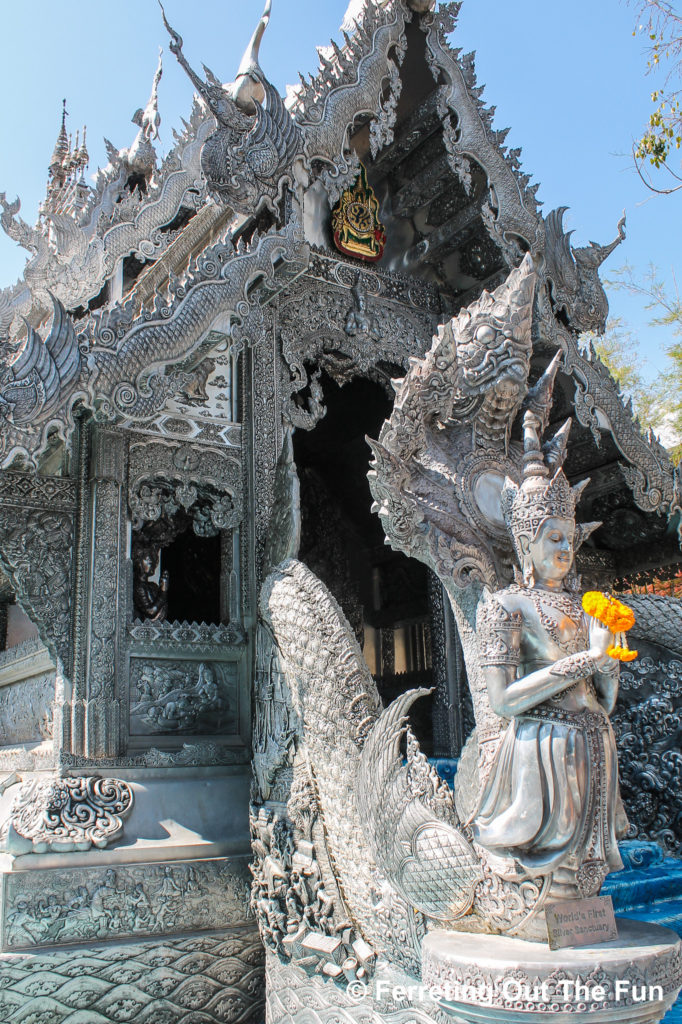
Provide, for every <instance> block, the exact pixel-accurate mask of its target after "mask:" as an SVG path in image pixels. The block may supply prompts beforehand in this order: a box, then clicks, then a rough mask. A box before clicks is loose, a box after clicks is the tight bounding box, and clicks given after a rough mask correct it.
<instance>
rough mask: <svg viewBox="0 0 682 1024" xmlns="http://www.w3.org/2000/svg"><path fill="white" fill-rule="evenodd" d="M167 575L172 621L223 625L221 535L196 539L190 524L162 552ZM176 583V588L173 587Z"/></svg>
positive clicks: (162, 560) (169, 612) (162, 564)
mask: <svg viewBox="0 0 682 1024" xmlns="http://www.w3.org/2000/svg"><path fill="white" fill-rule="evenodd" d="M161 571H162V572H164V571H166V572H168V575H169V577H170V580H171V586H170V588H169V591H168V618H169V620H170V621H171V622H205V623H207V624H209V623H218V622H220V535H219V534H218V535H217V536H215V537H197V535H196V533H195V532H194V530H193V529H192V527H191V525H188V527H187V528H186V529H185V530H184V531H183V532H182V533H181V534H179V535H178V536H177V537H176V538H175V539H174V540H173V541H172V542H171V543H170V544H169V545H168V547H165V548H163V549H162V551H161ZM173 584H174V585H173Z"/></svg>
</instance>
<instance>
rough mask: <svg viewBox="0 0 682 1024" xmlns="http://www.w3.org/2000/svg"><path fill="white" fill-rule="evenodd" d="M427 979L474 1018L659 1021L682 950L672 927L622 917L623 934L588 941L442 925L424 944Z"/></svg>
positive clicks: (462, 1015) (596, 1023)
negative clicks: (553, 942)
mask: <svg viewBox="0 0 682 1024" xmlns="http://www.w3.org/2000/svg"><path fill="white" fill-rule="evenodd" d="M422 981H423V983H424V984H425V985H427V986H429V988H430V990H431V992H432V993H433V995H434V997H435V998H436V999H437V1000H438V1003H439V1005H440V1006H441V1007H442V1009H444V1010H447V1011H448V1012H449V1013H451V1014H452V1016H453V1017H454V1018H458V1019H459V1020H462V1021H467V1022H470V1024H493V1022H504V1024H530V1022H531V1021H537V1019H538V1017H539V1016H540V1015H543V1014H547V1015H548V1016H549V1015H550V1014H551V1017H552V1022H553V1024H569V1022H571V1024H576V1022H578V1021H581V1022H582V1021H585V1022H587V1021H588V1020H589V1021H590V1024H609V1022H612V1021H613V1022H616V1021H618V1022H619V1024H631V1022H632V1024H657V1022H658V1021H660V1020H661V1018H662V1017H663V1016H664V1014H665V1013H666V1012H667V1011H668V1010H669V1009H670V1007H671V1006H672V1004H673V1002H674V1001H675V999H676V998H677V995H678V993H679V991H680V988H682V950H681V944H680V940H679V938H678V937H677V935H676V934H675V933H674V932H672V931H670V929H668V928H661V927H660V926H658V925H654V924H648V923H647V922H642V921H631V920H628V919H627V918H618V938H617V939H615V940H613V941H612V942H604V943H600V944H598V945H594V946H589V947H584V948H580V949H578V948H568V949H561V950H551V949H550V948H549V946H548V945H544V944H541V943H538V942H527V941H524V940H523V939H513V938H506V937H504V936H498V935H476V936H473V935H466V934H464V933H457V932H446V931H442V930H437V931H434V932H431V933H430V934H429V935H428V936H427V937H426V938H425V940H424V944H423V947H422Z"/></svg>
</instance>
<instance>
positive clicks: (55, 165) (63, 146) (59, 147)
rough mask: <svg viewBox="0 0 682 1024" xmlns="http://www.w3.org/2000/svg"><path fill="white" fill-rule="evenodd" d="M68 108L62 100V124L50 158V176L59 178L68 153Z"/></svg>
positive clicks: (61, 175)
mask: <svg viewBox="0 0 682 1024" xmlns="http://www.w3.org/2000/svg"><path fill="white" fill-rule="evenodd" d="M67 114H68V110H67V109H66V100H65V99H64V100H62V124H61V128H60V129H59V134H58V136H57V141H56V143H55V147H54V152H53V153H52V159H51V160H50V167H49V170H50V175H51V177H52V178H53V179H54V178H57V179H59V178H60V177H63V170H64V161H65V160H66V158H67V156H68V155H69V140H68V138H67V135H66V115H67Z"/></svg>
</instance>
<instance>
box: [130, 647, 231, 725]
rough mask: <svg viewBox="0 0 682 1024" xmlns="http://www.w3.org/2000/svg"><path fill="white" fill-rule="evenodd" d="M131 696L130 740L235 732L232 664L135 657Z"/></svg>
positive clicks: (131, 669)
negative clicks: (143, 737)
mask: <svg viewBox="0 0 682 1024" xmlns="http://www.w3.org/2000/svg"><path fill="white" fill-rule="evenodd" d="M130 692H131V698H130V734H131V736H147V735H156V734H160V735H173V734H196V733H202V734H215V733H226V732H227V733H233V732H236V731H237V730H238V724H239V714H238V699H239V698H238V666H237V664H236V663H226V662H223V663H218V662H204V661H202V662H199V663H198V664H197V663H196V662H192V661H182V662H173V661H161V660H159V661H151V660H149V661H147V660H142V659H138V658H134V659H133V660H132V661H131V664H130Z"/></svg>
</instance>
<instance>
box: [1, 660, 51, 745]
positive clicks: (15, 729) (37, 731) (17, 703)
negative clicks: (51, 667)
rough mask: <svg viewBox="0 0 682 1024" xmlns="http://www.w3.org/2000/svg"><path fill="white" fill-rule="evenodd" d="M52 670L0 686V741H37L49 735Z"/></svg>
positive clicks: (47, 737) (48, 737)
mask: <svg viewBox="0 0 682 1024" xmlns="http://www.w3.org/2000/svg"><path fill="white" fill-rule="evenodd" d="M54 699H55V676H54V672H46V673H44V674H43V675H40V676H35V677H34V678H33V679H27V680H26V681H25V682H20V683H15V684H14V685H12V686H4V687H3V688H2V689H0V743H1V744H2V746H7V745H9V744H12V743H39V742H40V741H41V740H46V739H52V716H53V710H54V708H53V705H54Z"/></svg>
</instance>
